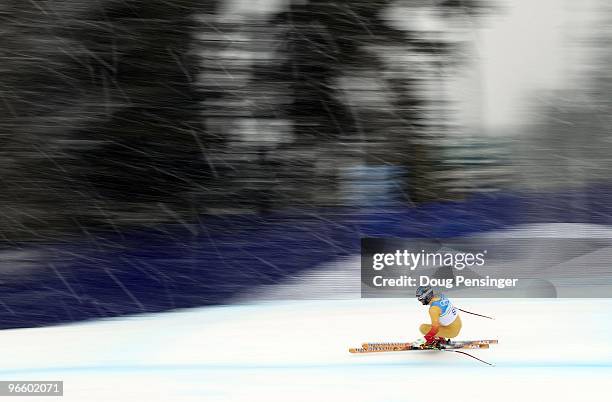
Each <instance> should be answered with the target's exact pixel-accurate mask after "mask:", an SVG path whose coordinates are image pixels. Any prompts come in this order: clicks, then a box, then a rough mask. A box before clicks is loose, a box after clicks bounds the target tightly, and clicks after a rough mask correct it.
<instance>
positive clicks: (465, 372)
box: [0, 299, 612, 401]
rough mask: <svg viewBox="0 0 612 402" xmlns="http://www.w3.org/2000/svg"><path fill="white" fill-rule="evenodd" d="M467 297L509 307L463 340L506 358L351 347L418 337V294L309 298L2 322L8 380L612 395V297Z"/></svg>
mask: <svg viewBox="0 0 612 402" xmlns="http://www.w3.org/2000/svg"><path fill="white" fill-rule="evenodd" d="M460 305H461V307H464V308H466V309H468V310H476V311H479V312H481V313H484V314H487V313H488V314H494V315H495V316H496V318H497V319H496V320H495V321H490V320H484V319H480V318H477V317H469V316H464V318H463V319H464V328H465V330H464V332H463V333H462V335H461V338H463V339H474V338H489V337H494V338H498V339H499V340H500V344H499V345H496V346H493V347H492V349H490V350H482V351H475V352H474V353H475V354H476V355H478V356H479V357H481V358H484V359H487V360H490V361H492V362H494V363H495V364H496V367H493V368H492V367H487V366H484V365H482V364H480V363H478V362H476V361H474V360H472V359H469V358H466V357H463V356H459V355H455V354H453V353H444V352H414V353H413V352H405V353H402V352H398V353H391V354H383V355H363V356H356V355H351V354H349V353H348V352H347V348H348V347H349V346H356V345H359V344H360V343H361V342H363V341H393V340H411V339H414V338H415V337H417V336H418V333H417V332H416V327H417V325H418V324H419V322H421V321H424V320H426V311H425V309H424V308H422V307H421V306H420V305H418V303H416V302H415V301H414V300H395V299H394V300H343V301H310V302H306V301H301V302H283V303H281V302H275V303H262V304H252V305H241V306H231V307H214V308H204V309H196V310H188V311H183V312H174V313H165V314H158V315H152V316H140V317H136V318H128V319H116V320H110V321H107V322H92V323H86V324H78V325H70V326H59V327H51V328H40V329H26V330H23V329H22V330H9V331H3V332H2V333H0V345H1V346H0V352H1V354H2V357H3V359H2V361H3V365H2V369H1V370H0V380H64V381H65V386H64V388H65V396H64V398H63V400H66V401H111V400H112V401H136V400H138V401H167V400H176V401H192V400H193V401H196V400H198V401H201V400H206V401H229V400H239V401H254V400H255V401H258V400H262V401H270V400H272V401H287V400H292V401H302V400H303V401H312V400H324V401H327V400H329V401H332V400H333V401H336V400H351V401H413V400H414V401H417V400H422V398H423V395H424V393H425V394H427V393H431V392H437V391H438V390H441V389H442V388H444V387H446V385H445V386H444V387H441V386H440V378H441V377H440V376H441V375H445V374H448V375H449V377H448V388H449V390H448V391H447V392H449V393H452V394H453V400H454V401H474V400H476V401H479V400H491V399H493V400H498V401H510V400H512V401H514V400H517V399H518V398H520V399H521V400H522V401H541V400H547V401H548V400H555V401H575V400H588V399H589V398H590V397H597V396H599V397H600V396H601V395H604V392H605V391H606V388H607V386H606V384H605V379H607V378H610V376H611V375H612V349H611V348H610V346H609V344H608V343H607V342H606V341H607V339H608V336H607V334H608V333H609V332H610V329H611V327H612V324H610V322H609V311H610V308H612V301H610V300H555V299H551V300H542V299H540V300H517V299H513V300H507V299H504V300H469V299H464V300H461V302H460ZM587 333H595V334H597V335H600V336H590V337H589V336H588V335H586V334H587ZM429 380H431V381H434V382H433V383H431V382H429V383H428V382H427V381H429ZM433 384H436V385H433ZM34 399H35V398H32V400H34ZM43 400H45V399H43Z"/></svg>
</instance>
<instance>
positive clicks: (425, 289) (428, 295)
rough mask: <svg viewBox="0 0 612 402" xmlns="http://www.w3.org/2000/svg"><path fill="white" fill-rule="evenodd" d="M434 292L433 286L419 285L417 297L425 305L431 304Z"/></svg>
mask: <svg viewBox="0 0 612 402" xmlns="http://www.w3.org/2000/svg"><path fill="white" fill-rule="evenodd" d="M433 296H434V293H433V289H432V288H431V286H419V287H418V288H417V290H416V298H417V300H418V301H420V302H421V303H422V304H423V305H424V306H425V305H427V304H429V302H430V301H431V299H433Z"/></svg>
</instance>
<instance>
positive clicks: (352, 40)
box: [0, 0, 612, 242]
mask: <svg viewBox="0 0 612 402" xmlns="http://www.w3.org/2000/svg"><path fill="white" fill-rule="evenodd" d="M597 7H601V8H600V9H599V10H600V12H599V13H597V15H596V20H593V21H588V24H591V25H592V26H593V27H595V28H594V29H591V30H588V31H584V30H582V31H580V30H573V29H571V27H570V29H569V30H568V35H567V37H566V39H567V42H566V46H567V47H568V48H569V49H584V48H589V49H590V50H591V53H590V54H591V56H589V59H588V62H585V61H581V62H578V63H575V64H577V65H578V66H579V68H578V67H577V68H573V69H571V71H570V72H569V75H568V76H567V77H569V78H567V81H568V82H569V83H570V84H571V85H567V86H565V87H563V88H561V89H549V90H547V91H544V92H541V93H539V94H532V95H533V97H534V98H537V99H535V100H534V102H533V103H532V105H533V107H532V108H530V109H529V110H528V111H527V112H526V114H525V116H528V117H529V119H528V120H529V121H528V122H524V124H522V125H520V126H517V127H520V129H517V128H516V127H515V128H514V129H506V130H505V131H504V130H500V132H498V133H491V130H490V129H488V128H486V127H482V126H481V127H478V125H469V124H465V122H464V121H463V120H462V118H461V116H460V111H459V110H458V107H457V103H456V99H454V98H456V96H457V94H456V93H454V92H453V85H452V83H453V82H454V80H455V79H456V77H457V75H458V74H459V75H460V74H464V73H465V72H466V71H471V70H473V68H474V63H473V60H474V59H475V58H478V55H477V54H476V53H475V50H474V49H477V48H478V43H477V42H478V38H477V36H478V31H479V30H480V29H483V27H485V28H486V26H487V24H488V23H490V22H488V21H489V18H490V17H491V16H495V15H503V14H504V13H505V12H506V10H505V9H504V5H503V4H501V3H499V4H498V3H495V2H487V1H484V0H482V1H477V0H445V1H433V0H432V1H426V0H414V1H391V0H363V1H361V0H302V1H298V0H287V1H280V0H278V1H273V0H270V1H253V2H251V3H249V2H242V3H241V2H238V1H213V0H200V1H191V0H174V1H165V0H146V1H143V0H88V1H82V0H66V1H61V2H58V1H28V2H23V1H15V0H6V1H3V2H2V4H0V20H1V26H2V31H3V34H2V37H1V38H0V42H1V45H0V59H1V60H2V63H1V67H0V68H1V70H2V73H1V74H0V84H1V87H0V93H1V94H2V99H1V101H0V141H1V146H0V153H1V155H0V236H1V237H2V238H3V239H4V241H8V242H11V241H20V240H49V239H58V238H62V237H65V236H68V237H69V236H72V235H76V236H79V235H82V234H83V233H88V231H90V230H92V229H96V228H99V229H108V230H116V231H120V230H122V229H121V228H123V227H126V226H142V225H145V226H146V225H155V224H158V223H163V222H177V221H179V222H190V221H193V220H194V219H202V217H203V216H206V215H210V214H212V215H223V214H265V213H270V212H275V211H287V210H296V211H309V210H312V209H314V208H324V207H364V206H376V207H378V208H387V207H392V206H394V205H412V206H414V205H421V204H423V203H427V202H430V201H440V200H461V199H464V198H465V197H468V196H470V195H471V194H474V193H483V192H494V191H499V190H503V189H515V188H535V189H537V188H541V187H544V186H557V187H561V186H570V187H576V186H578V187H579V186H581V185H584V184H585V183H588V182H590V181H593V180H605V179H607V178H608V177H609V174H610V173H611V168H612V164H611V163H610V160H609V158H610V156H609V155H610V151H612V140H611V138H612V137H611V136H610V133H609V127H610V123H611V122H610V119H611V117H610V116H611V115H610V113H609V110H610V106H611V95H612V73H610V71H612V70H610V68H609V66H610V62H611V61H612V49H610V48H609V46H608V45H609V36H610V29H609V27H610V26H611V22H612V12H610V10H609V7H607V8H606V6H605V3H603V2H597ZM592 16H593V14H592V13H591V14H589V18H591V17H592ZM398 21H400V22H398ZM401 21H408V22H418V23H413V24H409V23H406V24H404V23H402V22H401ZM531 23H533V24H537V23H538V21H537V20H536V21H533V22H531ZM568 54H570V55H571V54H572V53H571V52H568ZM592 55H595V56H592ZM532 67H533V69H538V68H540V67H539V66H537V65H533V66H532ZM472 73H473V74H474V75H475V76H476V79H475V80H474V82H475V83H473V87H472V88H471V89H472V90H474V91H475V92H478V90H477V89H474V87H477V86H478V81H479V80H480V77H479V74H478V72H473V71H472ZM572 74H573V75H572ZM585 77H587V78H586V79H585ZM460 96H464V97H465V96H467V97H468V98H469V97H470V95H469V93H468V94H467V95H465V94H463V95H460ZM484 107H486V105H485V106H484ZM475 113H476V115H478V111H477V112H475ZM534 116H535V118H534Z"/></svg>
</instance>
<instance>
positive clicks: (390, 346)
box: [349, 339, 497, 366]
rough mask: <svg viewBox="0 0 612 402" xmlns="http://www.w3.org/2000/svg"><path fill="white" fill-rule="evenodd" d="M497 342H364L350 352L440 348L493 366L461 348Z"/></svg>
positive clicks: (489, 340) (477, 347)
mask: <svg viewBox="0 0 612 402" xmlns="http://www.w3.org/2000/svg"><path fill="white" fill-rule="evenodd" d="M494 344H497V339H482V340H477V341H451V342H448V343H438V344H434V345H427V344H419V345H415V344H413V343H411V342H383V343H363V344H362V345H361V348H350V349H349V352H350V353H354V354H363V353H382V352H404V351H409V350H438V351H443V352H453V353H459V354H462V355H465V356H469V357H471V358H472V359H476V360H478V361H479V362H482V363H484V364H487V365H489V366H492V365H493V364H491V363H489V362H486V361H484V360H482V359H479V358H477V357H476V356H473V355H471V354H469V353H466V352H463V351H461V350H460V349H489V345H494Z"/></svg>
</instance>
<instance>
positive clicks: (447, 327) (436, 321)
mask: <svg viewBox="0 0 612 402" xmlns="http://www.w3.org/2000/svg"><path fill="white" fill-rule="evenodd" d="M416 298H417V299H418V300H419V301H420V302H421V303H422V304H423V305H424V306H427V305H429V316H430V317H431V324H422V325H421V327H420V328H419V330H420V331H421V333H422V334H423V335H425V345H433V346H437V345H440V344H441V343H446V342H447V341H446V339H447V338H454V337H456V336H457V335H459V331H461V319H460V318H459V312H458V311H457V308H456V307H454V306H453V303H451V301H450V300H449V299H448V298H447V297H446V296H444V295H443V294H438V295H436V294H434V291H433V289H432V288H431V286H419V287H418V288H417V290H416Z"/></svg>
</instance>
